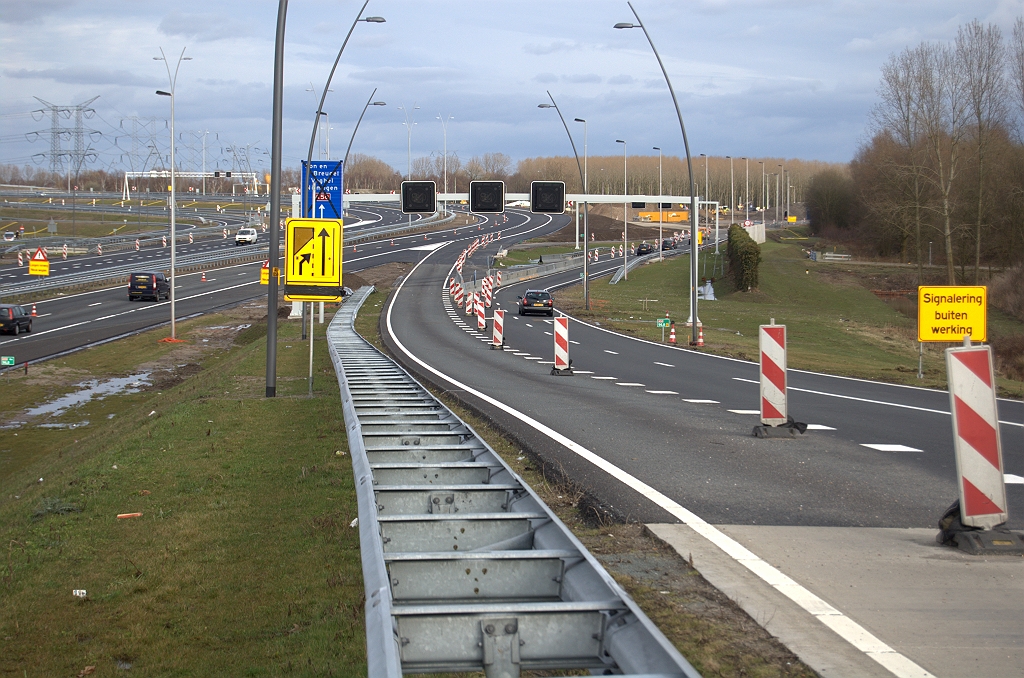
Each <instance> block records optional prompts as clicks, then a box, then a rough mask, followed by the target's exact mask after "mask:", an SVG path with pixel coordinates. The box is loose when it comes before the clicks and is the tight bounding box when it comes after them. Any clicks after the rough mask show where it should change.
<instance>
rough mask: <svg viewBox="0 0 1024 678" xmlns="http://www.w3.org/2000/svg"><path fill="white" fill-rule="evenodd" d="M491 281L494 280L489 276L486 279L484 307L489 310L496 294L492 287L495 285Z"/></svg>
mask: <svg viewBox="0 0 1024 678" xmlns="http://www.w3.org/2000/svg"><path fill="white" fill-rule="evenodd" d="M491 280H492V278H491V276H487V277H486V278H484V305H485V306H486V307H487V308H490V307H491V301H492V300H493V294H494V292H493V290H492V285H493V284H494V283H492V282H491Z"/></svg>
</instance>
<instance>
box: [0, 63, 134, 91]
mask: <svg viewBox="0 0 1024 678" xmlns="http://www.w3.org/2000/svg"><path fill="white" fill-rule="evenodd" d="M4 74H5V75H6V76H7V77H9V78H21V79H38V80H53V81H54V82H62V83H67V84H72V85H140V86H145V85H152V84H153V83H154V80H153V79H152V78H142V77H139V76H137V75H135V74H134V73H130V72H128V71H109V70H105V69H101V68H88V67H72V68H44V69H40V70H30V69H27V68H20V69H18V70H16V71H4Z"/></svg>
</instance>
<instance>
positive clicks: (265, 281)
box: [260, 259, 281, 285]
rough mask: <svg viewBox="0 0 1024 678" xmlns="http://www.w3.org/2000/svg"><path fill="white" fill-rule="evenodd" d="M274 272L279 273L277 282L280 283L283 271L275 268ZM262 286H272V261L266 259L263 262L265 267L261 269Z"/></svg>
mask: <svg viewBox="0 0 1024 678" xmlns="http://www.w3.org/2000/svg"><path fill="white" fill-rule="evenodd" d="M274 270H275V271H277V282H278V283H280V282H281V269H279V268H277V267H276V266H275V267H274ZM260 284H261V285H269V284H270V259H264V260H263V266H262V267H261V268H260Z"/></svg>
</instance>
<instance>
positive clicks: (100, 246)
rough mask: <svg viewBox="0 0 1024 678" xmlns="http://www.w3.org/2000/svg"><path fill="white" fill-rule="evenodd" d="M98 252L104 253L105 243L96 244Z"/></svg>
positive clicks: (99, 253)
mask: <svg viewBox="0 0 1024 678" xmlns="http://www.w3.org/2000/svg"><path fill="white" fill-rule="evenodd" d="M96 254H98V255H100V256H102V255H103V245H102V244H100V243H97V244H96Z"/></svg>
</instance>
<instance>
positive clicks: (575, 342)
mask: <svg viewBox="0 0 1024 678" xmlns="http://www.w3.org/2000/svg"><path fill="white" fill-rule="evenodd" d="M569 343H570V344H576V345H577V346H579V345H580V342H578V341H573V340H572V339H570V340H569Z"/></svg>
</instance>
